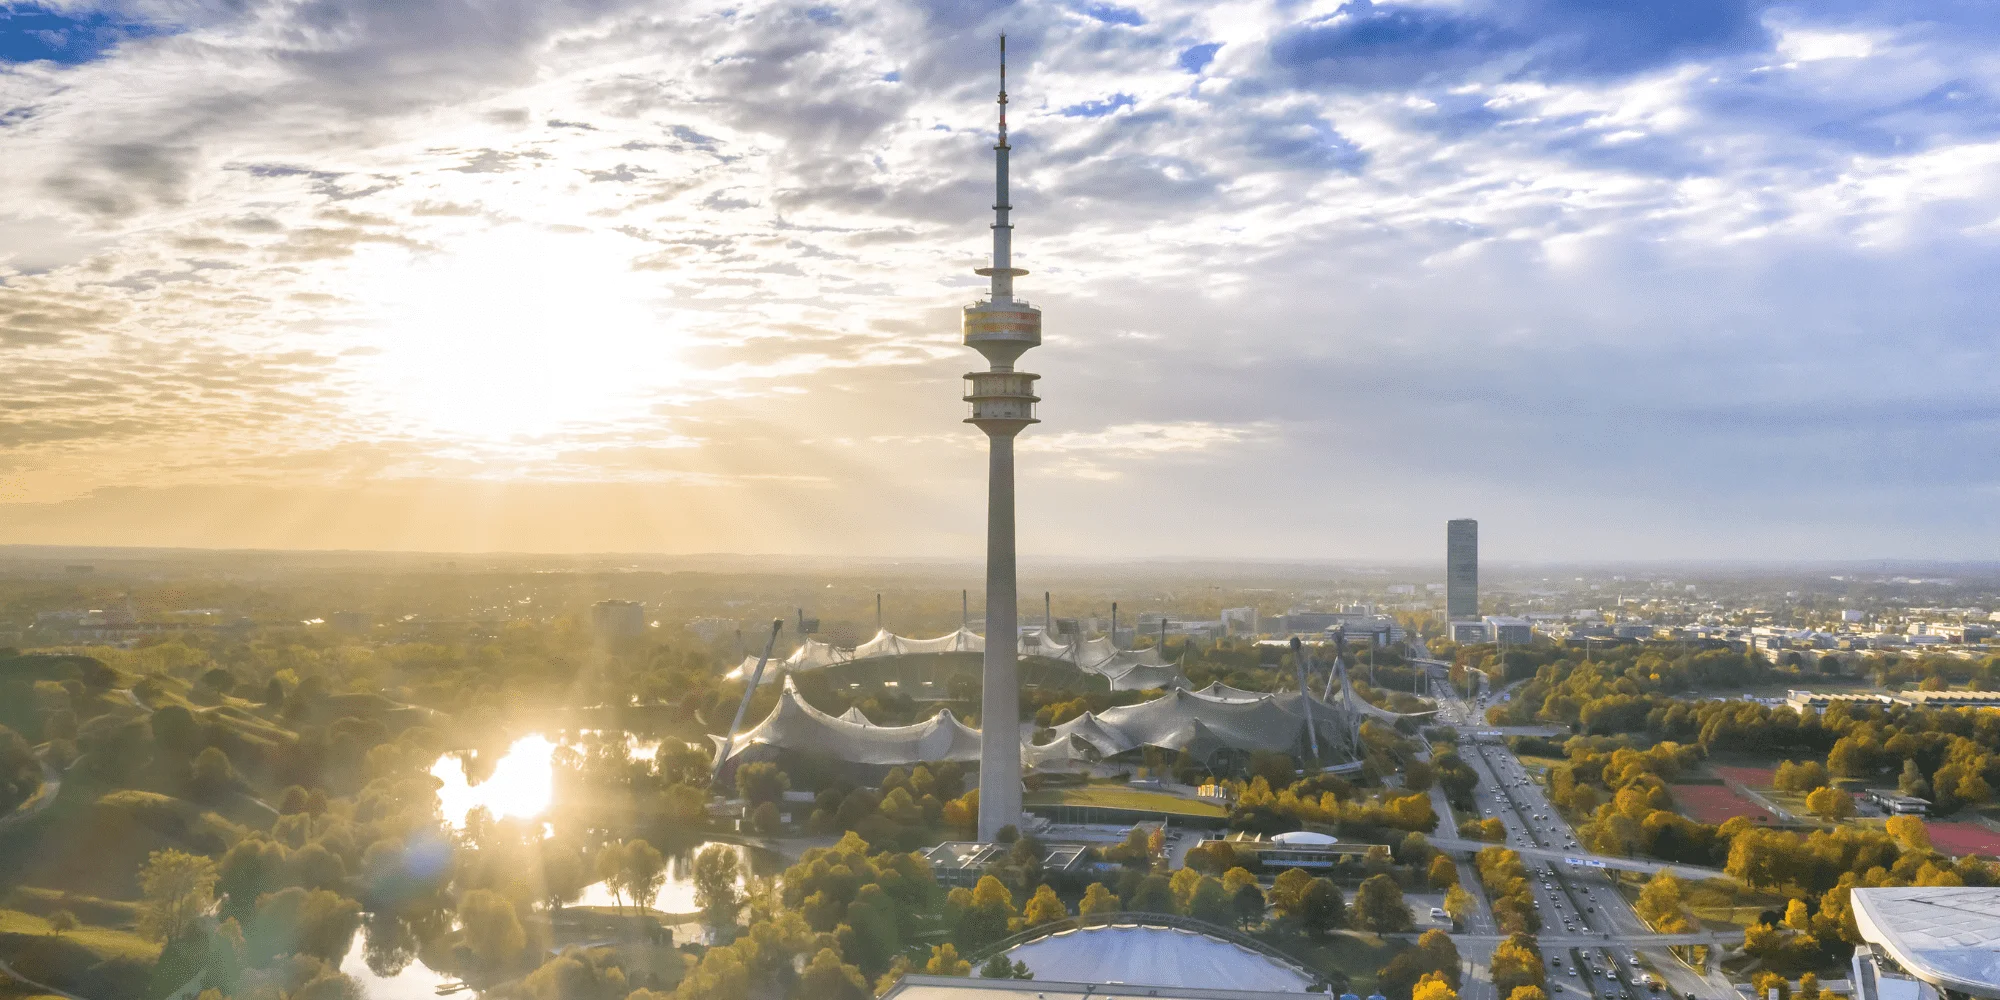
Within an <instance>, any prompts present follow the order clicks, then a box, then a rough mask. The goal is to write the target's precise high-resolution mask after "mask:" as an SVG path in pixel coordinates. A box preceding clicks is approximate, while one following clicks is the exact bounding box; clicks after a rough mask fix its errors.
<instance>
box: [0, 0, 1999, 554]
mask: <svg viewBox="0 0 2000 1000" xmlns="http://www.w3.org/2000/svg"><path fill="white" fill-rule="evenodd" d="M1001 31H1005V32H1007V33H1008V34H1009V36H1010V44H1009V48H1010V53H1011V56H1012V66H1011V76H1010V84H1011V95H1012V98H1013V103H1012V105H1011V108H1012V116H1011V124H1012V125H1013V127H1014V135H1013V138H1014V145H1015V164H1016V171H1015V199H1014V201H1015V205H1016V219H1015V221H1016V225H1017V228H1016V236H1015V240H1016V244H1015V245H1016V254H1017V258H1016V262H1017V263H1018V264H1019V265H1021V266H1024V267H1027V268H1028V269H1030V271H1031V272H1032V274H1031V275H1030V276H1029V277H1027V278H1025V279H1022V281H1021V282H1020V286H1019V287H1020V289H1021V291H1022V293H1023V294H1025V295H1026V296H1027V297H1029V298H1030V299H1032V300H1033V301H1034V302H1035V303H1036V304H1038V305H1040V306H1041V307H1042V308H1043V309H1044V311H1045V315H1046V319H1045V326H1046V343H1045V346H1043V347H1042V348H1041V349H1039V350H1037V351H1035V352H1033V353H1031V354H1030V355H1028V356H1027V358H1025V359H1024V361H1023V363H1022V366H1023V367H1025V368H1027V369H1029V370H1032V371H1037V372H1040V373H1042V374H1043V380H1042V383H1041V385H1042V393H1043V395H1044V397H1045V402H1044V403H1043V404H1042V416H1043V419H1044V423H1042V424H1041V425H1039V426H1037V427H1035V428H1033V429H1031V430H1030V431H1029V432H1028V433H1027V434H1026V435H1025V436H1024V437H1023V438H1022V440H1021V449H1022V458H1021V482H1020V489H1021V518H1022V546H1023V549H1024V551H1026V552H1029V553H1036V554H1044V555H1074V556H1089V557H1106V556H1112V557H1117V556H1159V555H1208V556H1248V557H1287V558H1297V557H1352V558H1366V559H1388V558H1427V557H1428V556H1429V555H1431V554H1436V555H1438V556H1439V557H1440V558H1441V556H1442V548H1443V525H1442V523H1441V522H1442V521H1443V520H1444V519H1446V518H1448V517H1463V516H1470V517H1477V518H1479V519H1480V520H1481V521H1482V525H1483V531H1482V534H1483V536H1484V540H1485V544H1486V548H1487V552H1488V553H1489V554H1490V555H1494V556H1498V557H1504V558H1522V559H1534V558H1550V559H1555V558H1564V559H1574V558H1582V559H1623V558H1648V557H1676V558H1681V557H1719V558H1746V557H1748V558H1847V557H1893V556H1912V557H1916V556H1922V557H1945V558H1957V557H1967V558H1970V557H1993V556H2000V535H1997V534H1996V533H1995V532H1994V530H1993V529H1994V527H1995V525H1996V524H2000V445H1996V442H2000V399H1997V398H1996V389H2000V379H1996V375H2000V366H1996V361H2000V358H1996V348H1995V323H1996V320H1995V312H1996V305H2000V303H1996V298H2000V295H1997V294H1996V285H1995V279H1996V276H2000V267H1997V266H1996V265H2000V12H1996V9H1995V8H1994V6H1993V5H1992V4H1991V3H1990V0H1925V2H1915V0H1882V2H1869V3H1861V2H1848V0H1814V2H1810V3H1804V2H1801V3H1759V2H1751V0H1624V2H1620V3H1615V4H1613V3H1605V2H1602V0H1504V2H1503V0H1413V2H1401V3H1391V2H1378V3H1370V2H1368V0H1344V2H1343V0H1296V2H1288V0H1277V2H1271V0H1220V2H1200V3H1193V2H1152V0H1131V2H1109V0H1068V2H1055V0H1032V2H1022V3H1015V4H992V3H980V2H969V0H940V2H936V3H932V4H929V5H924V4H918V3H903V2H896V0H851V2H828V3H823V4H819V5H809V4H806V3H796V4H794V3H783V2H765V0H743V2H687V3H668V2H657V0H410V2H393V3H392V2H382V0H118V2H92V0H80V2H70V0H45V2H43V3H0V543H5V542H40V543H93V544H139V545H191V546H232V547H234V546H246V547H309V548H391V549H426V550H490V549H507V550H520V551H649V552H712V551H733V552H788V551H802V552H815V553H829V554H843V553H864V552H865V553H876V554H910V555H952V556H968V555H975V554H976V553H978V552H979V551H980V550H981V542H982V537H983V536H982V532H983V524H984V489H983V480H984V474H985V462H984V449H985V442H984V438H983V437H982V436H981V435H979V434H978V432H977V431H975V430H973V429H972V428H970V427H967V426H965V425H963V424H961V423H960V422H959V420H960V419H961V418H962V417H963V415H964V414H963V408H964V404H963V403H961V402H960V401H959V399H958V397H959V395H960V393H961V383H960V382H959V378H958V377H959V375H961V374H962V373H963V372H965V371H967V370H970V369H971V368H973V367H975V365H976V363H977V358H976V355H974V354H973V353H972V352H970V351H967V350H966V349H964V348H963V347H962V346H960V345H959V343H958V340H957V327H958V319H957V311H958V309H959V308H960V307H961V306H962V305H963V304H965V303H966V302H968V301H970V300H972V299H973V298H974V297H975V296H976V295H977V294H978V292H979V290H980V288H981V284H982V281H981V279H979V278H977V277H975V276H974V275H973V274H971V269H972V268H974V267H976V266H979V264H980V262H981V258H982V256H983V255H984V253H985V248H986V245H987V243H986V241H987V239H988V232H987V229H986V224H987V222H988V221H989V220H990V212H989V206H990V204H991V191H990V184H991V168H990V157H991V155H992V154H991V150H990V146H991V142H992V116H993V105H992V98H993V91H994V89H995V82H994V79H993V65H992V63H993V46H994V36H995V35H996V34H998V33H999V32H1001Z"/></svg>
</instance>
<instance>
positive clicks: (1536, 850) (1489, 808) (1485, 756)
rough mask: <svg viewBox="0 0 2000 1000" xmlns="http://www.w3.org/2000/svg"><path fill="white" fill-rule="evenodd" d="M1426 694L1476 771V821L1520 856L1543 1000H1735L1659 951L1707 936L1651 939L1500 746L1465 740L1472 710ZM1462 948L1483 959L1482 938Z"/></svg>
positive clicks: (1606, 874) (1449, 695)
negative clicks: (1543, 978) (1543, 975)
mask: <svg viewBox="0 0 2000 1000" xmlns="http://www.w3.org/2000/svg"><path fill="white" fill-rule="evenodd" d="M1432 691H1433V693H1434V694H1435V695H1437V696H1438V704H1439V708H1440V712H1439V720H1440V721H1443V722H1446V723H1447V724H1450V725H1452V726H1454V727H1455V728H1457V729H1458V731H1459V732H1460V734H1461V737H1460V751H1459V753H1460V756H1461V757H1462V758H1463V759H1464V760H1465V761H1466V762H1467V763H1468V764H1470V765H1471V766H1472V768H1473V770H1474V771H1475V772H1477V773H1478V775H1479V787H1478V789H1477V790H1476V791H1475V793H1474V795H1475V798H1476V800H1477V802H1478V806H1479V815H1478V816H1477V817H1476V818H1478V819H1492V818H1497V819H1499V820H1500V821H1501V822H1502V823H1503V824H1505V826H1506V827H1507V840H1506V844H1505V846H1507V847H1510V848H1514V849H1515V850H1516V851H1526V852H1527V853H1525V854H1524V855H1523V857H1522V863H1523V865H1524V866H1525V867H1526V868H1527V869H1528V871H1529V873H1530V876H1531V877H1532V878H1533V879H1534V882H1535V884H1534V886H1533V888H1534V893H1535V906H1536V908H1537V910H1538V911H1539V913H1540V914H1541V919H1542V929H1541V932H1540V933H1539V934H1538V935H1537V940H1538V942H1539V943H1540V944H1541V946H1542V953H1543V960H1544V962H1545V964H1546V972H1547V974H1548V983H1549V995H1550V997H1551V998H1552V1000H1584V998H1591V1000H1648V998H1659V1000H1670V998H1669V996H1668V995H1669V994H1671V995H1672V998H1694V1000H1740V998H1739V995H1738V994H1737V992H1736V990H1735V988H1734V987H1733V986H1732V985H1731V984H1730V983H1729V982H1728V980H1727V979H1725V978H1723V977H1722V976H1721V975H1719V974H1717V973H1713V972H1697V971H1695V970H1693V969H1690V968H1688V967H1687V966H1686V965H1684V964H1682V963H1681V962H1680V961H1679V960H1678V959H1676V958H1675V957H1674V956H1673V954H1672V953H1671V952H1669V951H1668V950H1667V949H1666V947H1664V946H1665V945H1668V944H1677V943H1693V941H1699V942H1700V943H1708V940H1709V939H1710V937H1711V936H1710V935H1696V936H1692V940H1691V941H1689V942H1682V941H1681V940H1680V939H1679V938H1672V939H1669V938H1664V937H1660V936H1657V935H1654V934H1653V932H1652V930H1651V929H1650V928H1648V927H1647V926H1646V924H1645V922H1644V921H1642V920H1640V919H1639V916H1638V914H1636V913H1634V912H1633V911H1632V907H1631V904H1629V903H1628V902H1627V901H1626V900H1625V897H1624V896H1622V895H1620V893H1619V892H1618V890H1617V888H1616V887H1615V886H1614V884H1613V881H1612V880H1613V877H1614V876H1613V875H1612V872H1611V869H1609V868H1608V867H1594V866H1593V865H1592V864H1591V863H1590V859H1589V858H1588V856H1587V855H1585V854H1583V853H1581V852H1574V849H1575V848H1576V847H1577V846H1578V845H1577V840H1576V835H1575V832H1574V831H1572V830H1571V829H1570V827H1569V824H1568V823H1566V822H1565V821H1564V820H1563V818H1562V816H1561V815H1560V814H1558V813H1557V812H1556V810H1555V808H1554V807H1553V806H1552V805H1550V803H1549V801H1548V799H1547V797H1546V795H1545V794H1544V791H1543V789H1542V787H1541V785H1540V784H1539V783H1538V782H1537V781H1536V780H1535V779H1534V778H1532V777H1531V776H1530V775H1529V773H1528V771H1527V769H1526V768H1525V767H1523V766H1522V764H1521V762H1520V761H1519V760H1518V759H1517V758H1516V757H1515V756H1514V755H1513V753H1512V752H1511V751H1509V750H1508V749H1507V747H1506V746H1505V744H1504V742H1502V741H1501V740H1500V739H1499V738H1497V737H1487V738H1486V739H1485V740H1484V741H1482V740H1481V739H1480V738H1479V737H1477V736H1476V735H1475V734H1477V733H1480V732H1483V731H1485V728H1486V727H1485V725H1484V721H1485V720H1484V719H1483V718H1481V717H1480V716H1481V714H1483V709H1482V707H1481V706H1480V705H1477V704H1473V703H1468V702H1467V701H1465V700H1464V699H1463V698H1460V697H1459V696H1458V695H1457V694H1456V692H1454V691H1453V690H1452V689H1451V687H1450V685H1448V684H1445V683H1437V684H1434V685H1432ZM1458 818H1459V817H1454V818H1453V819H1451V820H1448V821H1447V822H1448V823H1450V824H1451V827H1448V828H1447V827H1442V825H1441V829H1440V833H1444V832H1446V830H1447V829H1451V828H1455V826H1456V821H1457V819H1458ZM1463 818H1474V817H1463ZM1440 839H1444V838H1440ZM1449 839H1450V840H1452V841H1454V842H1455V841H1456V840H1457V838H1449ZM1440 846H1455V844H1454V845H1440ZM1571 860H1574V861H1575V864H1572V863H1571ZM1468 869H1470V866H1468ZM1468 874H1470V870H1468ZM1470 881H1474V882H1476V879H1472V880H1470ZM1467 930H1470V931H1472V932H1473V935H1477V936H1479V937H1484V936H1485V935H1487V934H1491V933H1492V931H1490V930H1487V929H1486V928H1485V927H1480V928H1471V927H1468V928H1467ZM1482 931H1483V932H1485V933H1484V934H1481V933H1480V932H1482ZM1473 935H1468V937H1471V936H1473ZM1632 939H1640V940H1644V941H1646V944H1647V945H1650V946H1641V945H1640V944H1639V943H1638V941H1635V940H1632ZM1466 944H1468V945H1473V948H1472V949H1471V950H1473V951H1475V952H1476V953H1478V954H1480V955H1491V953H1492V948H1491V946H1490V945H1488V944H1486V943H1485V942H1484V941H1480V942H1477V943H1476V944H1475V942H1473V941H1470V940H1468V941H1467V942H1466ZM1713 950H1714V949H1713V948H1712V949H1711V952H1713ZM1482 971H1483V970H1482ZM1649 980H1650V982H1649ZM1498 1000H1505V998H1498Z"/></svg>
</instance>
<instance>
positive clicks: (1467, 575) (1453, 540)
mask: <svg viewBox="0 0 2000 1000" xmlns="http://www.w3.org/2000/svg"><path fill="white" fill-rule="evenodd" d="M1444 614H1445V617H1446V618H1447V619H1450V620H1452V621H1463V620H1466V619H1470V618H1478V617H1479V522H1478V521H1475V520H1473V519H1471V518H1469V517H1467V518H1460V519H1459V520H1456V521H1446V522H1445V525H1444Z"/></svg>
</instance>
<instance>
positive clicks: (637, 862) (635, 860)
mask: <svg viewBox="0 0 2000 1000" xmlns="http://www.w3.org/2000/svg"><path fill="white" fill-rule="evenodd" d="M711 849H714V848H711ZM721 849H722V850H728V848H721ZM730 854H731V856H734V854H735V852H734V851H731V852H730ZM618 861H619V866H618V870H619V873H620V874H621V875H622V876H623V877H624V878H623V881H624V883H625V891H627V892H629V893H631V894H632V902H633V904H634V905H636V906H637V907H638V908H639V909H640V910H642V911H643V910H645V909H646V908H647V907H649V906H652V905H653V897H655V896H658V895H659V894H660V887H661V886H663V885H665V884H666V882H667V859H666V858H664V857H661V856H660V852H659V851H658V850H656V849H655V848H654V847H653V845H651V844H648V843H646V842H645V841H643V840H631V841H627V842H626V844H625V850H624V851H623V852H621V853H620V856H619V859H618ZM731 916H732V917H733V916H734V914H732V915H731Z"/></svg>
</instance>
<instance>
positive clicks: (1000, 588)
mask: <svg viewBox="0 0 2000 1000" xmlns="http://www.w3.org/2000/svg"><path fill="white" fill-rule="evenodd" d="M1007 151H1008V146H1007V36H1005V35H1002V36H1000V141H999V142H998V143H996V144H994V146H993V266H992V267H982V268H979V269H978V271H977V272H976V273H978V274H983V275H986V276H988V277H990V278H992V280H993V285H992V289H991V291H990V293H989V294H988V295H987V297H986V299H985V300H984V301H980V302H975V303H973V304H972V305H969V306H966V307H965V346H967V347H970V348H972V349H973V350H975V351H978V352H979V353H980V354H982V355H985V357H986V361H987V363H988V365H989V366H990V367H989V368H988V369H987V370H986V371H983V372H970V373H967V375H966V376H965V380H966V396H965V401H966V402H967V403H970V404H972V415H971V416H970V417H967V418H966V421H965V422H966V423H968V424H974V425H976V426H978V428H979V429H980V430H982V431H985V432H986V437H987V442H988V445H989V448H990V451H989V453H988V460H987V471H986V661H985V670H984V674H983V676H982V678H981V683H980V692H979V693H980V699H979V717H980V723H979V729H980V732H981V734H982V738H981V740H980V749H979V839H980V840H983V841H987V842H989V843H990V842H991V841H993V840H994V839H995V838H996V837H998V836H999V834H1000V828H1001V827H1004V826H1009V825H1012V824H1016V823H1019V822H1020V820H1021V684H1020V665H1019V663H1018V662H1017V659H1016V652H1017V650H1018V648H1019V646H1020V640H1021V633H1020V629H1019V627H1018V625H1017V623H1016V621H1015V616H1016V614H1017V613H1018V607H1017V603H1016V594H1015V588H1014V435H1016V434H1019V433H1021V429H1022V428H1024V427H1026V426H1028V425H1029V424H1032V423H1036V422H1037V421H1036V420H1035V404H1036V403H1037V402H1040V400H1041V397H1039V396H1037V395H1035V380H1036V379H1038V378H1040V377H1041V376H1039V375H1032V374H1029V373H1027V372H1017V371H1015V370H1014V362H1015V360H1017V359H1018V358H1020V356H1021V355H1022V354H1024V353H1026V352H1027V350H1028V349H1029V348H1031V347H1036V346H1039V345H1040V344H1041V342H1042V311H1041V310H1040V309H1037V308H1035V307H1034V306H1031V305H1029V304H1027V303H1026V302H1022V301H1020V300H1018V299H1016V298H1014V279H1015V278H1016V277H1018V276H1020V275H1023V274H1027V273H1028V272H1026V271H1023V270H1021V269H1020V268H1018V267H1015V266H1013V259H1012V257H1013V254H1012V243H1013V240H1012V237H1013V233H1014V227H1013V226H1012V225H1011V224H1009V223H1008V221H1007V211H1008V209H1009V208H1010V206H1009V205H1008V204H1007Z"/></svg>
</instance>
